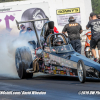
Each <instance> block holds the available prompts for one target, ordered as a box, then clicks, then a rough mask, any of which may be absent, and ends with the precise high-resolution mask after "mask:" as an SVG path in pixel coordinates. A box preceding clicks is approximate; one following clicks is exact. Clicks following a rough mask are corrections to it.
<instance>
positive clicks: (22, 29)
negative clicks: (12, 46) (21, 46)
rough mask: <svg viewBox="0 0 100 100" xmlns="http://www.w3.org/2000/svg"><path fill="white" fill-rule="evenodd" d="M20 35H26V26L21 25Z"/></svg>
mask: <svg viewBox="0 0 100 100" xmlns="http://www.w3.org/2000/svg"><path fill="white" fill-rule="evenodd" d="M20 29H21V30H20V33H19V35H22V34H24V33H25V32H26V31H25V26H24V25H23V24H22V25H20Z"/></svg>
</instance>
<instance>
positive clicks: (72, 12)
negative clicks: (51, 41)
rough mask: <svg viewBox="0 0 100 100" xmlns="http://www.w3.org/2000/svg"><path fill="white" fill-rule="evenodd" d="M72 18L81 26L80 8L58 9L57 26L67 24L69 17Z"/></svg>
mask: <svg viewBox="0 0 100 100" xmlns="http://www.w3.org/2000/svg"><path fill="white" fill-rule="evenodd" d="M70 16H73V17H74V18H75V19H76V22H77V23H79V24H81V15H80V8H70V9H60V10H57V22H58V25H59V26H64V25H66V24H68V23H69V22H68V20H69V17H70Z"/></svg>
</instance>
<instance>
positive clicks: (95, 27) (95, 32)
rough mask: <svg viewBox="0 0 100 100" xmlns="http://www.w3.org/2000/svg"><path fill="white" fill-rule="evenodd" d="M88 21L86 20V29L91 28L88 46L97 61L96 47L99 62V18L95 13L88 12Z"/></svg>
mask: <svg viewBox="0 0 100 100" xmlns="http://www.w3.org/2000/svg"><path fill="white" fill-rule="evenodd" d="M90 19H91V20H90V21H89V22H88V24H87V26H86V29H89V28H91V34H92V36H91V41H90V48H91V49H92V54H93V56H94V61H95V62H97V56H96V51H95V48H96V46H97V48H98V54H99V63H100V19H98V18H97V16H96V14H95V13H93V12H92V13H90Z"/></svg>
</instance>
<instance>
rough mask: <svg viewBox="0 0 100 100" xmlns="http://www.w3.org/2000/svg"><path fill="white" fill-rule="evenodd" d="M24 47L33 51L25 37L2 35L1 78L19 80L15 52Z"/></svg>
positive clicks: (0, 46) (0, 47) (0, 40)
mask: <svg viewBox="0 0 100 100" xmlns="http://www.w3.org/2000/svg"><path fill="white" fill-rule="evenodd" d="M22 46H28V47H30V49H32V46H30V45H29V44H28V40H27V39H25V38H24V37H18V36H11V35H7V34H3V35H1V34H0V76H3V77H10V78H19V77H18V74H17V70H16V66H15V51H16V48H18V47H22Z"/></svg>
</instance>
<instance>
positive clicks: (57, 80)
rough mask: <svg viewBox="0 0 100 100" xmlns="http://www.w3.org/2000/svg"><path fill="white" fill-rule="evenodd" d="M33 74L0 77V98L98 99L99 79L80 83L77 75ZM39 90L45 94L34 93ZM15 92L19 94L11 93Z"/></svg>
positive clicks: (11, 99)
mask: <svg viewBox="0 0 100 100" xmlns="http://www.w3.org/2000/svg"><path fill="white" fill-rule="evenodd" d="M39 74H40V73H39ZM37 75H38V74H37ZM37 75H35V76H37ZM35 76H34V77H33V78H32V79H23V80H20V79H13V78H6V77H0V100H100V93H99V94H97V93H96V92H97V91H99V92H100V80H97V79H88V78H87V79H86V82H85V83H84V84H82V83H80V82H79V80H78V78H77V77H68V76H51V75H41V76H37V77H35ZM10 91H11V93H12V94H9V93H10ZM23 91H24V92H23ZM34 91H35V92H34ZM41 91H42V93H43V92H44V93H46V94H36V92H41ZM84 91H85V93H84ZM7 92H8V94H6V93H7ZM17 92H18V93H20V94H16V95H15V94H13V93H17ZM25 92H26V93H27V94H23V93H25ZM28 92H29V94H28ZM32 92H34V93H35V94H32ZM86 92H88V93H87V94H86ZM94 92H95V93H96V94H94ZM2 93H4V94H2ZM80 93H83V94H80ZM91 93H92V94H91Z"/></svg>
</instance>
